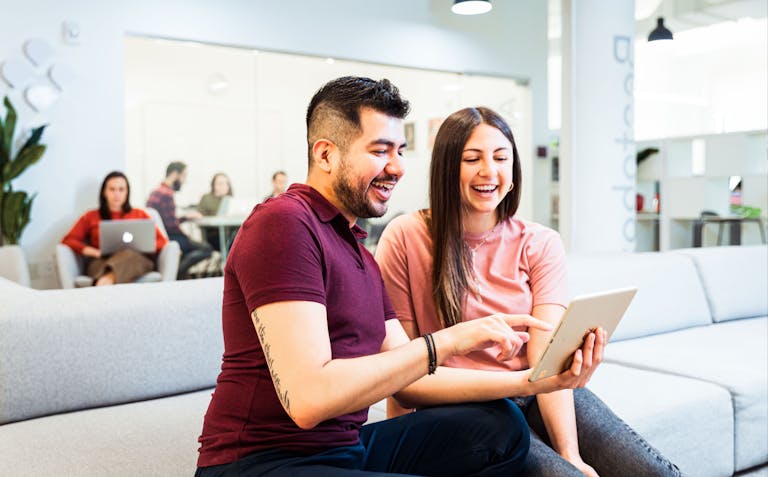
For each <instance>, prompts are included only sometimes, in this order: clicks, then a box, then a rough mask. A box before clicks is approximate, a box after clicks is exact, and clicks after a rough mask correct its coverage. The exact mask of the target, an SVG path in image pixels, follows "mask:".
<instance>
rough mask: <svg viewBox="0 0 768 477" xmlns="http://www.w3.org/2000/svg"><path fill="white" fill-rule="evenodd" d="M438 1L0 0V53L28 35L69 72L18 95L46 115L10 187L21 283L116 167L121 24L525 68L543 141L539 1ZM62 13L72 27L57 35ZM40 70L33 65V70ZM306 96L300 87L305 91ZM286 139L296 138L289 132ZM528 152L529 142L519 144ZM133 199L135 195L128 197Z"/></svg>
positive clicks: (45, 261) (197, 36)
mask: <svg viewBox="0 0 768 477" xmlns="http://www.w3.org/2000/svg"><path fill="white" fill-rule="evenodd" d="M450 4H451V1H450V0H368V1H365V2H361V1H358V0H326V1H324V2H315V1H311V0H285V1H281V2H267V1H263V0H221V1H217V2H212V1H206V0H184V1H181V0H163V1H152V0H134V1H131V2H128V1H119V2H118V1H105V2H97V1H90V0H71V1H67V2H59V1H53V0H27V1H24V2H19V1H13V2H12V1H8V0H0V11H2V12H3V20H4V21H3V28H2V29H0V45H1V46H0V60H2V61H5V60H9V59H13V58H16V59H22V58H23V53H22V45H23V44H24V42H25V41H26V40H27V39H29V38H42V39H45V40H47V41H48V42H49V43H51V44H52V46H53V47H54V48H55V49H56V51H57V54H58V59H57V61H60V62H64V63H66V64H68V65H69V66H70V67H71V68H72V69H73V70H74V71H75V72H76V73H77V74H78V81H77V82H75V83H74V84H73V85H72V86H71V87H70V88H67V89H66V90H65V91H64V92H63V93H62V95H61V97H60V98H59V100H58V102H57V103H56V104H54V105H53V106H52V107H51V108H50V109H48V110H47V111H46V112H45V113H42V114H35V113H34V112H33V111H31V110H30V109H29V108H26V107H21V103H22V98H21V94H20V93H19V92H17V91H14V90H12V89H11V88H10V87H9V86H8V85H7V84H5V83H4V82H2V81H0V94H6V93H7V94H9V96H10V97H11V98H12V100H14V102H15V103H16V104H17V105H19V110H20V114H21V121H20V123H21V125H22V126H26V127H28V126H30V125H33V124H39V123H42V122H47V123H49V124H50V125H51V126H50V128H49V130H47V131H46V135H45V141H44V142H45V143H47V144H48V147H49V148H48V151H47V153H46V155H45V156H44V157H43V159H42V162H41V163H40V164H39V165H37V166H35V167H33V168H32V169H30V170H29V171H27V173H25V175H24V176H23V177H22V178H21V179H20V180H19V181H18V187H19V188H22V189H26V190H29V191H33V192H34V191H37V192H38V198H37V200H36V203H35V206H34V208H33V212H32V223H31V224H30V225H29V227H28V228H27V229H26V231H25V234H24V236H23V237H22V244H23V247H24V249H25V251H26V253H27V256H28V259H29V261H30V262H31V263H32V270H31V272H32V275H33V285H34V286H37V287H49V286H54V284H55V283H54V277H53V270H52V261H51V255H52V253H53V245H54V243H56V242H57V241H58V240H59V239H60V237H61V236H62V235H63V234H64V233H65V232H66V230H67V228H68V227H69V226H70V225H71V223H72V221H73V220H74V218H75V217H76V216H77V215H78V214H79V213H81V212H82V211H83V210H85V209H86V208H89V207H93V206H94V205H95V203H96V195H97V194H98V191H97V188H98V184H99V183H100V181H101V179H102V178H103V176H104V174H105V173H106V172H107V171H109V170H112V169H123V168H124V167H125V137H124V135H125V133H124V131H125V127H124V117H125V116H124V101H125V98H124V94H123V92H124V83H123V69H124V55H123V45H124V36H125V35H126V34H137V35H149V36H158V37H167V38H178V39H188V40H197V41H201V42H210V43H219V44H229V45H241V46H249V47H255V48H264V49H271V50H278V51H287V52H296V53H307V54H313V55H320V56H333V57H337V58H349V59H356V60H363V61H372V62H380V63H387V64H397V65H403V66H412V67H421V68H434V69H439V70H448V71H470V72H484V73H490V74H497V75H504V76H517V77H522V78H530V84H531V93H532V104H533V107H532V110H533V111H534V115H533V121H532V124H533V128H532V129H533V138H534V144H544V143H546V141H547V128H546V124H547V123H546V110H547V108H546V56H547V55H546V49H547V38H546V16H547V15H546V8H547V7H546V2H543V1H540V0H521V1H515V2H501V1H498V2H495V3H494V10H493V12H492V13H491V14H488V15H483V16H479V17H458V16H456V15H453V14H451V13H450V12H449V7H450ZM64 21H73V22H76V23H77V24H78V25H79V27H80V30H81V41H80V44H78V45H66V44H64V43H62V41H61V26H62V22H64ZM40 73H41V76H40V81H47V80H45V78H43V77H42V74H44V70H42V69H41V70H40ZM307 99H308V98H307ZM297 140H301V139H300V138H297ZM523 153H524V154H526V153H527V154H530V153H531V151H524V152H523ZM133 201H134V202H136V203H140V200H137V198H133Z"/></svg>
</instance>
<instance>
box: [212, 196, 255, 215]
mask: <svg viewBox="0 0 768 477" xmlns="http://www.w3.org/2000/svg"><path fill="white" fill-rule="evenodd" d="M258 203H259V201H258V200H256V199H254V198H253V197H231V196H228V195H227V196H224V197H222V198H221V203H219V210H218V211H217V212H216V215H218V216H224V217H226V216H230V217H232V216H235V217H247V216H248V215H249V214H250V213H251V211H252V210H253V207H254V206H255V205H256V204H258Z"/></svg>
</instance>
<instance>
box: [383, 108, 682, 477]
mask: <svg viewBox="0 0 768 477" xmlns="http://www.w3.org/2000/svg"><path fill="white" fill-rule="evenodd" d="M430 176H431V177H430V191H429V196H430V197H429V198H430V209H429V210H423V211H419V212H415V213H412V214H410V215H404V216H400V217H397V218H395V219H394V220H393V221H392V222H391V223H390V224H389V225H388V226H387V228H386V229H385V230H384V233H383V234H382V236H381V239H380V240H379V243H378V246H377V249H376V260H377V261H378V263H379V265H380V267H381V271H382V276H383V278H384V284H385V286H386V288H387V293H388V294H389V296H390V298H391V300H392V303H393V305H394V307H395V310H396V312H397V315H398V318H399V319H400V321H401V323H402V325H403V327H404V328H405V331H406V332H407V333H408V335H409V336H410V337H411V338H415V337H418V336H420V335H422V334H424V333H432V332H435V331H437V330H439V329H442V328H444V327H449V326H452V325H454V324H456V323H460V322H462V321H465V320H472V319H475V318H480V317H484V316H488V315H492V314H494V313H512V314H530V315H532V316H534V317H536V318H539V319H542V320H546V321H548V322H550V323H553V324H556V323H557V322H558V321H559V320H560V318H561V316H562V314H563V312H564V311H565V307H566V304H567V298H568V296H567V290H566V277H565V273H566V267H565V251H564V248H563V245H562V242H561V241H560V236H559V235H558V234H557V232H555V231H553V230H551V229H548V228H546V227H544V226H542V225H538V224H535V223H532V222H528V221H525V220H522V219H519V218H517V217H515V212H516V211H517V208H518V205H519V203H520V192H521V179H522V172H521V167H520V159H519V157H518V152H517V147H516V146H515V141H514V137H513V136H512V132H511V131H510V129H509V126H508V125H507V123H506V122H505V121H504V120H503V119H502V118H501V117H500V116H499V115H498V114H497V113H495V112H493V111H491V110H490V109H487V108H467V109H462V110H460V111H457V112H456V113H454V114H452V115H451V116H449V117H448V118H447V119H446V120H445V122H444V123H443V124H442V126H441V127H440V130H439V131H438V133H437V137H436V139H435V144H434V148H433V151H432V164H431V171H430ZM518 331H519V332H520V334H521V335H523V336H525V337H526V338H528V342H527V344H526V345H525V346H524V347H523V348H522V349H521V350H520V352H519V353H518V355H517V356H515V357H514V358H512V359H509V360H506V361H499V360H497V358H496V352H495V351H494V349H493V348H489V349H487V350H481V351H476V352H472V353H470V354H468V355H466V356H456V357H453V358H450V359H448V360H447V361H446V362H445V363H444V366H446V367H447V368H440V370H439V371H438V372H443V373H453V374H454V375H455V379H454V381H455V386H453V387H451V389H446V390H445V399H446V400H447V401H450V400H454V399H458V398H462V399H463V400H466V401H486V400H491V399H499V398H514V401H515V402H516V403H517V404H518V405H519V406H520V407H521V408H522V410H523V413H524V414H525V415H526V418H527V420H528V423H529V425H530V427H531V447H530V451H529V455H528V460H527V464H526V465H527V468H526V472H525V475H542V476H544V475H553V476H554V475H556V476H570V475H574V476H575V475H582V474H586V475H588V476H597V475H598V473H600V474H602V475H633V476H652V475H653V476H662V475H664V476H666V475H672V476H676V475H680V473H679V470H678V469H677V467H676V466H674V465H672V464H671V463H670V462H669V461H667V460H666V459H665V458H664V457H662V456H661V455H660V454H659V453H658V452H657V451H656V450H655V449H653V448H652V447H651V446H650V445H649V444H648V443H647V442H645V441H644V440H643V439H642V438H641V437H640V436H638V435H637V434H636V433H635V432H634V431H633V430H632V429H631V428H629V427H628V426H627V425H626V424H625V423H624V422H623V421H621V420H620V419H619V418H618V417H616V416H615V415H614V414H613V413H612V412H611V410H610V409H608V407H607V406H606V405H605V404H603V403H602V401H600V400H599V399H598V398H597V397H596V396H594V395H593V394H592V393H591V392H589V391H588V390H586V389H585V388H584V386H585V385H586V383H587V381H588V380H589V378H590V377H591V373H592V371H594V369H595V368H596V367H597V365H598V364H599V362H600V361H601V360H602V350H603V347H604V344H605V332H604V330H602V329H598V330H596V331H595V332H593V333H590V334H589V335H588V336H587V338H586V339H585V344H584V346H583V348H582V349H580V350H577V351H576V352H575V353H574V362H581V361H582V360H584V362H585V364H587V362H588V361H589V364H590V365H591V366H588V369H590V371H589V372H588V373H583V374H584V375H583V376H579V379H578V380H577V382H576V383H575V384H574V383H573V381H572V380H570V379H571V378H572V376H568V374H569V373H571V371H570V370H567V371H565V372H563V373H562V374H561V375H559V376H554V377H551V378H547V379H543V380H539V381H536V382H533V383H531V382H529V381H528V377H529V375H530V369H529V363H530V362H532V361H533V360H535V359H537V357H538V356H539V354H540V353H541V351H542V350H543V348H544V346H545V344H546V343H547V341H548V339H549V336H550V333H551V332H546V331H542V330H536V329H530V330H526V329H519V330H518ZM526 332H527V333H526ZM593 348H594V350H595V352H594V353H593V352H592V349H593ZM499 371H503V372H499ZM572 388H576V390H575V391H573V390H572ZM409 411H410V410H408V409H404V408H402V407H400V406H399V405H398V403H396V402H394V401H393V400H392V399H390V402H389V403H388V414H389V416H390V417H393V416H395V415H399V414H402V413H404V412H409ZM582 456H583V457H582Z"/></svg>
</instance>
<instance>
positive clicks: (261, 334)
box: [253, 311, 293, 417]
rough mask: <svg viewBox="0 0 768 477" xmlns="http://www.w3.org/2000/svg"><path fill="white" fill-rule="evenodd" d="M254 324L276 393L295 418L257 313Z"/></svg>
mask: <svg viewBox="0 0 768 477" xmlns="http://www.w3.org/2000/svg"><path fill="white" fill-rule="evenodd" d="M253 323H254V325H256V333H258V334H259V339H260V340H261V348H262V349H263V350H264V357H265V358H266V360H267V366H268V367H269V374H270V375H271V376H272V383H273V384H274V385H275V392H276V393H277V397H278V398H280V402H281V403H282V404H283V407H284V408H285V411H286V412H287V413H288V415H289V416H291V417H293V416H292V414H291V400H290V399H289V398H288V391H287V390H286V391H283V389H282V385H281V384H280V375H279V374H278V373H277V371H276V370H275V366H274V362H275V360H274V359H273V358H272V355H271V354H270V352H269V350H270V344H269V343H267V338H266V327H265V326H264V323H262V322H261V320H260V319H259V314H258V313H256V312H255V311H254V312H253Z"/></svg>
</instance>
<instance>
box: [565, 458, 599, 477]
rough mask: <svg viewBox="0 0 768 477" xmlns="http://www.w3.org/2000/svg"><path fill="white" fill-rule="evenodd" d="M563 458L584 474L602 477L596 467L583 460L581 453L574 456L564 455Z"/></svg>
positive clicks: (591, 476) (588, 476)
mask: <svg viewBox="0 0 768 477" xmlns="http://www.w3.org/2000/svg"><path fill="white" fill-rule="evenodd" d="M562 457H563V459H565V460H567V461H568V462H570V464H571V465H572V466H574V467H576V468H577V469H579V470H580V471H581V473H582V474H584V475H586V476H587V477H600V476H599V475H598V473H597V471H596V470H595V469H593V468H592V466H591V465H589V464H587V463H586V462H584V460H582V458H581V456H580V455H579V454H576V455H574V456H567V455H563V456H562Z"/></svg>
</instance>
